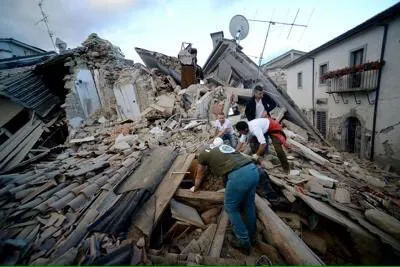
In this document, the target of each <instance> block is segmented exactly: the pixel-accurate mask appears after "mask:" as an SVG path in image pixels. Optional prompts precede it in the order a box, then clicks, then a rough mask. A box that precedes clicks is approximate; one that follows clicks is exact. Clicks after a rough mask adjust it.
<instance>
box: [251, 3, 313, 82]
mask: <svg viewBox="0 0 400 267" xmlns="http://www.w3.org/2000/svg"><path fill="white" fill-rule="evenodd" d="M299 11H300V9H298V10H297V13H296V16H295V18H294V20H293V23H287V22H278V21H272V20H258V19H249V20H248V21H254V22H263V23H268V29H267V34H266V35H265V40H264V45H263V48H262V50H261V54H260V57H259V60H258V73H257V79H258V76H259V74H260V68H261V62H262V60H263V55H264V50H265V46H266V44H267V39H268V35H269V30H270V28H271V25H284V26H291V27H290V30H289V34H288V36H287V38H289V35H290V33H291V31H292V28H293V26H296V27H304V28H306V27H307V25H303V24H295V21H296V19H297V15H298V14H299Z"/></svg>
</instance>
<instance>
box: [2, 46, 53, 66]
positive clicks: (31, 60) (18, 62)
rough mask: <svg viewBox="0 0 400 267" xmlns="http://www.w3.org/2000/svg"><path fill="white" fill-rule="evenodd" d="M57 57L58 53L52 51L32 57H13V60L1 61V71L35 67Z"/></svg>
mask: <svg viewBox="0 0 400 267" xmlns="http://www.w3.org/2000/svg"><path fill="white" fill-rule="evenodd" d="M55 55H57V53H56V52H54V51H50V52H44V53H41V54H37V55H32V56H23V57H11V58H4V59H0V70H3V69H12V68H20V67H26V66H31V65H35V64H38V63H40V62H43V61H45V60H47V59H49V58H50V57H52V56H55Z"/></svg>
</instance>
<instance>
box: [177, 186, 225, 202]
mask: <svg viewBox="0 0 400 267" xmlns="http://www.w3.org/2000/svg"><path fill="white" fill-rule="evenodd" d="M175 197H178V198H186V199H192V200H204V201H211V202H218V203H222V202H224V193H223V192H214V191H198V192H196V193H194V192H192V191H190V190H189V189H178V190H176V192H175Z"/></svg>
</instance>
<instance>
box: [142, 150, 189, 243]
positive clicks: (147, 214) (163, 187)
mask: <svg viewBox="0 0 400 267" xmlns="http://www.w3.org/2000/svg"><path fill="white" fill-rule="evenodd" d="M194 157H195V154H189V155H188V154H186V155H179V156H178V157H177V158H176V159H175V161H174V163H173V164H172V166H171V168H170V169H169V171H168V172H167V174H166V175H165V176H164V179H163V180H162V181H161V183H160V184H159V186H158V187H157V189H156V191H155V192H154V194H153V195H152V196H151V197H150V199H149V200H148V201H147V202H146V203H145V204H144V205H143V206H142V208H141V209H140V211H139V212H138V215H137V216H136V219H135V220H134V226H136V227H137V228H139V229H140V230H141V231H142V233H143V234H145V235H146V236H150V234H151V231H152V230H153V227H154V226H155V225H156V224H157V222H158V220H159V219H160V217H161V214H162V213H163V212H164V210H165V209H166V207H167V206H168V203H169V201H170V199H171V198H172V197H173V195H174V193H175V191H176V189H177V188H178V186H179V185H180V183H181V182H182V180H183V177H184V176H185V174H173V172H177V171H180V172H185V171H187V170H188V169H189V167H190V165H191V164H192V161H193V160H194Z"/></svg>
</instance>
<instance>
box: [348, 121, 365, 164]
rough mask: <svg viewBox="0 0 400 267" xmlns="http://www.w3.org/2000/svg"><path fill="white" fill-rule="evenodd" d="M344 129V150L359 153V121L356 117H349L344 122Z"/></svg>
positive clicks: (358, 154)
mask: <svg viewBox="0 0 400 267" xmlns="http://www.w3.org/2000/svg"><path fill="white" fill-rule="evenodd" d="M344 129H345V150H346V151H347V152H349V153H354V154H356V155H357V156H360V155H361V136H362V135H361V123H360V120H359V119H358V118H356V117H349V118H347V119H346V121H345V123H344Z"/></svg>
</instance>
